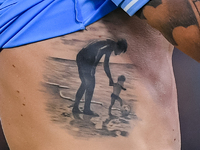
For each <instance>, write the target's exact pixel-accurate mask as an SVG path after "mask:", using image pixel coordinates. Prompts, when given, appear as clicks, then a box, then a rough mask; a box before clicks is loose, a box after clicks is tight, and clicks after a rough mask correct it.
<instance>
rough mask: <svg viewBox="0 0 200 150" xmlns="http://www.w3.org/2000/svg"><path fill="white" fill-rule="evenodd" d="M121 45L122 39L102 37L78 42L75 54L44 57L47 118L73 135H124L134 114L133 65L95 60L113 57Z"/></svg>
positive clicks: (118, 51) (124, 45)
mask: <svg viewBox="0 0 200 150" xmlns="http://www.w3.org/2000/svg"><path fill="white" fill-rule="evenodd" d="M126 49H127V43H126V40H124V39H121V40H119V41H117V42H115V41H113V40H110V39H107V40H104V41H95V42H92V43H91V44H89V45H87V46H86V47H84V48H82V49H81V50H80V51H79V53H78V54H77V57H76V60H67V59H61V58H48V60H47V71H46V74H45V76H44V79H45V82H44V83H43V85H44V86H45V89H46V91H45V93H47V95H48V101H47V109H46V110H47V112H48V113H49V114H50V116H51V120H52V122H55V123H57V124H60V125H61V126H62V127H63V128H65V129H68V131H69V132H70V133H71V134H72V135H74V136H78V137H102V136H110V137H117V136H125V137H126V136H128V134H129V131H130V129H131V127H132V126H133V125H134V122H135V121H136V120H137V116H136V114H135V112H134V105H135V102H136V100H135V98H136V97H135V96H134V95H133V94H131V93H132V91H133V90H134V88H133V84H134V80H135V79H134V77H133V69H134V66H133V65H132V64H117V63H113V62H109V61H108V59H106V60H105V61H104V62H100V59H101V57H102V56H103V55H106V56H107V57H114V56H111V53H112V52H114V54H115V55H120V54H121V53H122V52H126ZM103 63H108V64H107V65H106V66H107V67H108V68H103V67H102V65H103ZM105 72H106V75H105ZM108 72H109V73H108ZM114 81H116V82H115V83H114ZM126 81H127V82H126ZM124 84H125V87H126V88H127V89H128V90H131V93H129V94H127V92H128V91H125V90H126V88H124ZM94 89H95V91H94ZM122 90H124V91H122ZM116 101H118V102H116Z"/></svg>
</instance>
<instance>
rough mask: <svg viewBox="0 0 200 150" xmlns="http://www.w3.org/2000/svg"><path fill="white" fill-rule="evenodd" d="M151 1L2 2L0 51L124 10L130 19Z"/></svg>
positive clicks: (14, 0)
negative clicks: (119, 8)
mask: <svg viewBox="0 0 200 150" xmlns="http://www.w3.org/2000/svg"><path fill="white" fill-rule="evenodd" d="M148 1H149V0H0V48H11V47H16V46H20V45H24V44H28V43H33V42H37V41H41V40H45V39H49V38H53V37H57V36H61V35H65V34H69V33H72V32H76V31H78V30H84V29H85V27H86V26H87V25H90V24H91V23H93V22H95V21H97V20H98V19H100V18H102V17H103V16H105V15H107V14H108V13H110V12H111V11H113V10H115V9H116V8H117V7H121V8H122V9H123V10H124V11H126V12H127V13H128V14H129V15H130V16H131V15H133V14H134V13H135V12H136V11H137V10H139V9H140V8H141V7H142V6H144V5H145V4H146V3H147V2H148Z"/></svg>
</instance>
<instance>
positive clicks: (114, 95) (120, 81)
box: [108, 75, 126, 116]
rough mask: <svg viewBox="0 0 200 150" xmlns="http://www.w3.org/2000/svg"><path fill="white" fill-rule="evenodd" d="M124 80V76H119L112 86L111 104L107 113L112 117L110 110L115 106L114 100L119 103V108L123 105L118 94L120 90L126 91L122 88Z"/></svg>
mask: <svg viewBox="0 0 200 150" xmlns="http://www.w3.org/2000/svg"><path fill="white" fill-rule="evenodd" d="M125 80H126V78H125V76H124V75H121V76H119V77H118V81H117V83H114V84H113V93H112V94H111V104H110V106H109V112H108V114H109V115H110V116H112V114H111V109H112V106H113V105H114V104H115V101H116V100H118V101H119V102H120V106H122V105H123V102H122V99H121V98H120V97H119V94H120V92H121V90H124V91H125V90H126V88H124V87H123V86H124V82H125Z"/></svg>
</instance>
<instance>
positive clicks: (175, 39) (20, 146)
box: [0, 0, 200, 150]
mask: <svg viewBox="0 0 200 150" xmlns="http://www.w3.org/2000/svg"><path fill="white" fill-rule="evenodd" d="M154 2H155V4H156V6H155V5H154V6H152V5H153V3H154ZM170 2H171V1H164V0H163V1H160V0H158V1H156V0H155V1H153V0H152V1H151V2H149V3H148V4H147V5H146V6H145V7H144V8H143V12H142V13H140V14H138V16H140V17H141V18H146V20H147V21H146V20H141V19H139V18H138V17H136V16H133V17H132V18H130V17H128V16H127V15H126V14H125V13H124V12H122V11H120V10H117V11H115V12H113V13H111V14H109V15H108V16H106V17H105V18H103V19H101V20H100V21H98V22H96V23H94V24H92V25H90V26H88V27H87V31H81V32H76V33H73V34H70V35H65V36H62V37H57V38H53V39H50V40H45V41H41V42H37V43H33V44H29V45H26V46H21V47H16V48H12V49H4V50H3V51H2V52H1V54H0V70H2V73H1V76H0V99H1V103H0V111H1V112H0V114H1V118H2V125H3V128H4V132H5V134H6V138H7V140H8V144H9V146H10V148H11V150H29V149H30V150H33V149H34V150H46V149H48V150H55V149H61V150H65V149H66V150H71V149H73V150H79V149H80V148H81V149H83V150H84V149H87V150H93V149H97V150H102V149H105V150H112V149H113V150H121V149H124V150H132V149H137V150H149V149H162V150H180V129H179V121H178V109H177V94H176V86H175V81H174V76H173V69H172V62H171V56H172V52H173V46H172V45H171V44H170V43H169V42H168V41H170V42H171V43H172V44H173V45H175V46H177V47H178V48H179V49H180V50H182V51H184V52H185V53H186V54H188V55H190V56H191V57H193V58H194V59H196V60H197V61H199V60H200V54H199V51H198V49H199V45H198V43H199V42H198V41H199V39H198V36H199V34H198V33H199V26H198V22H197V21H196V22H195V21H194V23H192V24H187V25H185V26H184V27H181V25H182V22H181V21H182V20H181V21H180V22H178V23H180V25H178V26H177V23H175V24H176V26H175V25H174V24H173V23H174V22H173V21H171V22H167V21H169V20H170V19H166V17H163V16H159V15H162V14H165V15H167V16H168V15H169V13H165V9H163V8H167V4H168V3H170ZM173 2H174V5H175V4H177V3H178V0H177V1H173ZM189 2H190V1H186V0H185V1H183V2H182V1H181V3H185V5H186V6H188V5H189V4H190V5H189V6H191V7H190V11H188V13H189V14H190V16H192V15H193V16H194V17H196V16H195V15H194V14H196V13H194V12H195V8H196V7H193V5H192V4H191V3H189ZM171 3H172V2H171ZM197 4H199V3H198V1H197ZM168 5H169V4H168ZM183 5H184V4H183ZM175 6H176V8H177V5H175ZM160 7H162V8H160ZM155 8H160V9H158V12H156V11H155V10H152V9H155ZM177 9H178V8H177ZM179 9H180V8H179ZM179 9H178V10H179ZM161 11H163V12H161ZM166 12H168V11H167V9H166ZM170 12H172V11H170ZM151 13H154V15H149V14H151ZM156 14H159V15H156ZM152 16H154V18H153V17H152ZM169 16H170V15H169ZM176 17H179V16H175V17H174V18H175V19H176ZM161 18H164V19H166V21H165V20H162V19H161ZM169 18H171V17H169ZM185 19H186V21H188V22H189V21H190V20H187V19H188V18H185ZM193 19H194V20H195V18H193ZM196 20H198V18H197V17H196ZM147 22H148V23H149V24H150V25H151V26H153V27H154V28H156V29H158V30H160V31H161V33H162V34H163V35H164V36H165V37H166V38H167V39H168V41H167V40H166V39H165V38H164V37H163V36H162V35H161V33H160V32H158V31H157V30H156V29H153V28H152V27H150V26H149V25H148V24H147ZM188 22H187V23H188ZM169 24H170V25H173V26H172V27H171V26H170V27H171V29H170V30H169V29H168V28H167V27H166V26H167V25H169ZM184 30H186V31H187V30H191V31H195V32H190V33H191V34H190V36H188V35H187V34H184V33H183V31H184ZM170 31H172V34H171V33H169V32H170ZM180 37H181V38H184V39H183V40H180V41H179V39H180ZM108 38H111V39H114V40H115V41H117V39H119V38H125V39H126V40H127V43H128V50H127V52H126V53H124V54H123V55H119V56H115V57H114V56H113V57H111V58H110V62H111V63H118V64H131V65H133V66H134V67H133V68H132V71H131V72H129V75H130V74H131V76H133V77H134V78H135V79H136V80H134V82H131V84H130V85H131V87H132V86H133V87H134V88H129V87H127V91H126V92H125V93H126V94H127V93H129V94H130V93H132V94H134V98H135V99H136V100H137V102H136V103H134V112H135V115H136V116H137V119H135V120H133V122H131V123H130V126H132V127H131V128H130V130H129V134H128V136H126V137H122V136H117V137H110V136H102V137H98V136H90V137H88V138H86V139H85V137H84V136H82V137H81V136H80V134H79V136H77V135H74V134H71V130H72V129H64V128H63V126H62V124H58V123H55V122H53V121H52V119H51V115H52V114H51V113H49V111H47V103H48V102H49V100H50V98H51V97H50V95H51V93H49V92H48V91H47V90H46V88H45V87H44V86H43V84H44V83H46V82H47V81H46V80H45V78H44V76H45V75H51V73H47V72H48V71H47V70H49V69H50V71H51V69H52V70H55V66H54V64H52V65H51V64H50V62H52V61H48V58H50V57H51V58H52V57H53V58H62V59H65V60H75V58H76V55H77V53H78V52H79V51H80V50H81V49H82V48H83V47H84V46H85V45H87V44H88V43H90V41H94V40H104V39H108ZM189 39H192V40H191V41H188V40H189ZM185 40H186V41H187V42H185ZM194 44H195V46H194ZM188 47H190V49H188ZM191 47H192V48H191ZM47 64H50V65H49V66H50V68H48V69H47ZM66 72H67V70H66ZM68 72H69V71H68ZM71 76H73V75H71ZM125 76H126V75H125ZM99 78H100V77H99ZM99 78H98V79H99ZM101 78H102V79H105V80H106V79H107V77H106V76H102V77H101ZM69 80H70V79H66V82H68V81H69ZM129 81H130V80H129ZM131 81H132V80H131ZM107 82H108V86H109V81H107ZM127 82H128V80H127V81H126V83H127ZM98 84H99V83H98V81H97V83H96V89H98ZM111 91H112V88H111ZM74 92H76V91H74ZM53 94H55V93H53ZM94 95H95V94H94ZM102 96H103V95H102ZM122 96H123V95H122ZM109 99H110V97H109ZM55 104H56V103H55ZM106 113H107V112H106ZM105 122H106V121H105ZM72 128H73V125H72ZM76 129H77V128H76ZM79 133H82V132H81V131H79ZM102 143H103V144H102Z"/></svg>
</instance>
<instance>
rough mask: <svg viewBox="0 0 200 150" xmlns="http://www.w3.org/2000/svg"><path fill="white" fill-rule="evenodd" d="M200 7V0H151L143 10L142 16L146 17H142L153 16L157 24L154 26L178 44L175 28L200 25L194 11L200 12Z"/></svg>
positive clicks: (169, 39) (170, 40) (173, 42)
mask: <svg viewBox="0 0 200 150" xmlns="http://www.w3.org/2000/svg"><path fill="white" fill-rule="evenodd" d="M190 1H192V2H193V4H194V5H195V7H196V10H194V9H193V6H191V3H190ZM199 8H200V5H199V0H184V1H177V0H174V1H173V2H172V1H167V0H151V1H150V2H149V3H147V5H145V7H143V9H142V10H141V11H142V13H143V14H142V15H140V16H144V17H140V18H141V19H142V18H145V19H147V20H150V19H152V18H153V19H154V21H155V22H156V24H153V25H152V26H153V27H155V28H156V29H159V30H160V31H161V33H163V35H164V36H165V37H166V39H167V40H168V41H169V42H170V43H172V44H173V45H175V46H177V45H178V43H177V41H176V40H175V39H174V36H173V31H174V29H175V28H177V27H184V28H187V27H189V26H191V25H196V26H199V23H198V19H199V16H198V17H196V16H195V12H194V11H198V12H199ZM149 12H150V13H149ZM150 24H151V23H150Z"/></svg>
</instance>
